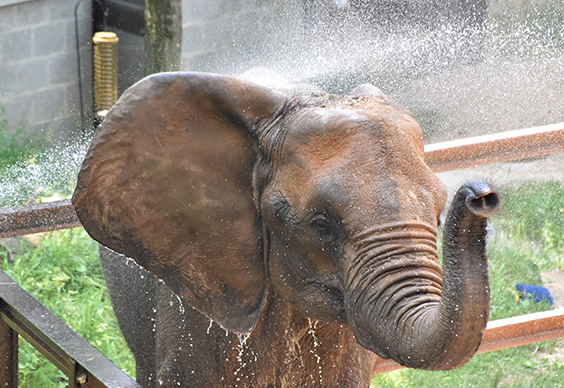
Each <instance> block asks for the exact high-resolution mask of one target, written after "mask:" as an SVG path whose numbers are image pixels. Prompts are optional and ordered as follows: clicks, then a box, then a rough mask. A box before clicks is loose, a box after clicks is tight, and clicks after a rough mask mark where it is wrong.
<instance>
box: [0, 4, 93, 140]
mask: <svg viewBox="0 0 564 388" xmlns="http://www.w3.org/2000/svg"><path fill="white" fill-rule="evenodd" d="M76 4H77V1H76V0H34V1H30V0H27V1H23V0H0V107H4V109H5V116H4V118H5V119H7V120H8V121H9V123H10V124H11V125H12V126H19V125H25V126H26V130H27V133H28V134H29V136H36V135H39V134H44V135H49V136H51V137H53V138H54V140H58V139H64V138H65V137H67V136H68V135H69V134H70V133H71V132H72V131H74V130H76V129H77V126H78V124H79V120H80V109H81V108H80V104H79V90H78V85H79V83H78V71H77V68H78V65H77V55H76V34H75V17H74V9H75V5H76ZM78 15H79V17H78V23H79V35H80V36H79V45H80V47H81V59H82V61H81V64H82V70H83V71H82V73H83V74H82V78H83V79H84V80H91V78H92V75H91V65H90V63H91V62H92V61H91V54H90V51H91V50H90V47H89V46H90V40H91V36H92V29H91V25H92V22H91V18H92V16H91V6H90V2H89V1H84V2H82V3H81V4H80V5H79V7H78ZM90 89H91V82H88V81H86V82H84V90H83V95H84V97H85V105H86V108H85V109H88V110H90V105H89V104H91V92H90Z"/></svg>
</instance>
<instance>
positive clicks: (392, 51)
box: [0, 0, 564, 206]
mask: <svg viewBox="0 0 564 388" xmlns="http://www.w3.org/2000/svg"><path fill="white" fill-rule="evenodd" d="M372 3H376V2H366V1H360V0H358V1H356V2H353V1H347V0H339V1H325V2H323V1H322V2H319V4H322V6H320V8H318V9H313V8H311V9H310V10H309V11H307V10H306V11H307V12H306V14H305V16H304V10H303V9H300V12H299V13H296V15H295V18H296V20H295V23H294V24H292V23H290V24H291V25H292V26H293V27H291V28H287V27H286V28H285V29H283V32H284V33H281V34H280V35H281V36H279V37H278V40H268V41H267V40H265V42H264V43H263V44H262V45H259V48H258V49H257V50H255V51H254V52H253V53H246V54H245V55H242V52H243V49H241V52H237V50H235V52H236V54H234V56H233V57H229V56H226V57H225V58H223V59H222V61H223V62H222V61H220V62H221V63H224V64H225V65H219V66H216V68H214V69H212V71H216V72H225V73H231V74H240V73H242V72H245V71H247V70H249V69H250V68H252V67H255V66H262V67H267V68H269V69H271V70H273V71H274V72H276V73H277V74H279V75H280V76H281V77H283V78H285V79H288V80H289V81H290V82H292V83H310V84H316V85H318V86H321V87H323V88H325V89H326V90H328V91H330V92H335V93H346V92H348V91H349V90H351V89H352V88H354V87H355V86H357V85H358V84H361V83H372V84H374V85H376V86H378V87H379V88H380V89H381V90H382V91H383V92H384V93H386V94H387V95H388V96H390V98H391V99H392V100H393V101H395V102H396V103H397V104H399V105H401V106H403V107H405V108H407V109H408V110H410V111H411V113H412V114H413V115H414V116H415V118H416V119H417V120H418V122H419V123H420V125H421V126H422V128H423V130H424V136H425V141H426V142H437V141H443V140H450V139H454V138H460V137H466V136H473V135H480V134H486V133H492V132H499V131H505V130H512V129H519V128H525V127H530V126H538V125H544V124H550V123H555V122H561V121H564V99H562V98H561V95H562V92H563V91H564V55H563V54H562V53H563V52H564V3H562V2H558V1H556V0H555V1H550V0H534V1H531V2H527V4H529V5H527V6H523V4H522V2H516V1H512V0H495V1H494V0H492V1H490V7H489V10H488V16H487V17H484V18H483V23H460V22H459V20H458V19H456V18H454V19H452V18H451V19H449V17H445V16H444V15H443V14H441V13H440V11H437V10H436V9H435V10H431V11H429V12H428V14H426V13H425V12H419V10H417V9H414V10H410V12H411V13H412V15H418V14H421V15H423V16H422V17H419V18H417V17H416V18H413V17H411V18H410V17H406V16H405V12H404V14H402V13H401V12H400V13H398V10H397V9H390V10H388V9H383V10H378V11H377V12H376V11H373V10H372V11H373V12H372V11H370V12H369V11H368V10H365V9H363V8H362V7H360V8H359V5H358V4H360V5H362V6H363V7H364V6H366V7H367V4H372ZM382 3H385V4H388V5H389V4H392V3H393V2H382ZM411 3H413V4H416V3H417V2H410V4H411ZM421 3H425V2H421ZM452 3H454V2H452ZM476 3H478V2H477V1H476ZM304 4H313V2H304ZM315 4H318V3H317V2H316V3H315ZM354 4H357V5H356V8H354V7H353V5H354ZM363 4H364V5H363ZM310 7H312V6H311V5H310ZM308 12H309V13H308ZM433 12H435V13H433ZM296 26H299V28H297V27H296ZM281 28H282V27H281ZM292 28H293V29H294V30H292ZM288 31H291V32H288ZM198 70H202V71H206V70H207V69H198ZM88 143H89V139H83V140H82V141H79V142H78V143H76V144H67V145H65V146H58V147H57V148H54V149H51V150H48V151H46V152H45V153H42V154H41V155H37V156H36V157H34V158H33V160H29V161H24V162H21V163H18V164H16V165H13V166H9V167H8V169H7V171H6V172H5V173H4V174H3V175H2V177H1V178H2V183H1V186H0V204H2V206H12V205H19V204H24V203H29V202H32V201H36V200H37V199H38V198H40V197H45V196H49V195H51V192H53V191H54V190H55V191H62V192H66V193H68V192H69V190H70V189H69V186H72V184H73V182H74V177H75V176H76V174H77V172H78V169H79V166H80V164H81V161H82V158H83V156H84V154H85V151H86V149H87V144H88ZM47 188H49V189H47Z"/></svg>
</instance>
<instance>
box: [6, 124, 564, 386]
mask: <svg viewBox="0 0 564 388" xmlns="http://www.w3.org/2000/svg"><path fill="white" fill-rule="evenodd" d="M556 152H564V123H560V124H553V125H547V126H543V127H536V128H528V129H522V130H517V131H508V132H503V133H498V134H494V135H486V136H478V137H472V138H466V139H461V140H455V141H449V142H443V143H437V144H431V145H427V146H425V159H426V161H427V164H428V165H429V166H430V167H431V168H432V169H433V171H435V172H441V171H448V170H455V169H460V168H467V167H475V166H480V165H486V164H492V163H499V162H508V161H517V160H523V159H527V158H533V157H541V156H546V155H549V154H551V153H556ZM77 226H80V222H79V220H78V218H77V216H76V213H75V212H74V208H73V207H72V205H71V204H70V201H68V200H65V201H58V202H50V203H45V204H34V205H31V206H21V207H13V208H5V209H1V210H0V238H3V237H10V236H16V235H23V234H29V233H37V232H42V231H50V230H57V229H65V228H72V227H77ZM0 316H1V318H2V320H1V321H0V340H1V342H0V355H1V356H0V386H2V385H4V386H8V387H11V386H16V384H17V334H20V335H21V336H22V337H23V338H25V339H26V340H28V341H29V342H30V343H31V344H32V345H34V346H35V347H36V348H37V349H39V350H40V351H41V352H42V353H43V354H44V355H46V357H47V358H48V359H49V360H51V362H53V363H54V364H55V365H56V366H57V367H58V368H59V369H61V370H62V371H63V372H64V373H65V374H66V375H67V376H68V377H69V386H70V387H75V386H76V387H138V385H137V384H136V383H135V382H134V381H133V380H132V379H130V378H129V377H128V376H127V375H125V374H124V373H123V372H121V370H119V369H118V368H117V367H116V366H115V365H113V364H112V363H111V362H110V361H108V360H107V359H106V358H105V357H103V356H102V355H101V354H100V353H99V352H97V351H96V350H95V349H94V348H93V347H92V346H90V345H89V344H88V343H87V342H86V341H84V340H83V339H82V338H80V337H79V336H78V334H76V333H74V332H73V331H72V330H71V329H70V328H69V327H68V326H66V325H65V324H64V323H62V322H61V321H60V320H59V319H58V318H57V317H55V316H54V315H53V314H52V313H50V312H49V311H48V310H47V309H46V308H45V307H44V306H42V305H41V304H40V303H39V302H37V301H36V300H35V299H33V298H32V297H31V296H30V295H29V294H27V293H26V292H25V291H24V290H22V289H21V288H20V287H19V286H18V285H17V284H16V283H15V282H14V281H13V280H12V279H10V278H9V277H8V276H6V275H5V274H4V273H3V272H0ZM16 333H17V334H16ZM563 337H564V309H558V310H551V311H546V312H541V313H535V314H529V315H523V316H519V317H513V318H507V319H501V320H498V321H491V322H489V323H488V326H487V328H486V331H485V333H484V338H483V341H482V345H481V346H480V349H479V350H478V352H479V353H485V352H491V351H495V350H500V349H506V348H510V347H515V346H521V345H526V344H531V343H535V342H539V341H547V340H550V339H557V338H563ZM399 368H402V367H401V366H400V365H399V364H397V363H395V362H393V361H390V360H384V359H379V360H378V361H377V362H376V364H375V366H374V370H373V372H374V373H382V372H386V371H391V370H395V369H399ZM14 371H16V372H14ZM14 382H15V383H16V384H14ZM73 384H74V385H73Z"/></svg>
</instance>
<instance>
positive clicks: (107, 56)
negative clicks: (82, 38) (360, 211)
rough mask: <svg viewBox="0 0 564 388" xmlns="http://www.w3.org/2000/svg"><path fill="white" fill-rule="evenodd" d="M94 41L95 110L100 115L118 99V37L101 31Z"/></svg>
mask: <svg viewBox="0 0 564 388" xmlns="http://www.w3.org/2000/svg"><path fill="white" fill-rule="evenodd" d="M92 41H93V42H94V112H95V113H96V114H98V115H100V116H105V113H106V112H107V111H108V110H109V109H110V108H111V107H112V106H113V105H114V104H115V103H116V101H117V99H118V65H117V44H118V37H117V35H116V34H115V33H113V32H106V31H100V32H97V33H95V34H94V36H93V37H92Z"/></svg>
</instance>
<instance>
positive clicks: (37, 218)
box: [0, 200, 81, 238]
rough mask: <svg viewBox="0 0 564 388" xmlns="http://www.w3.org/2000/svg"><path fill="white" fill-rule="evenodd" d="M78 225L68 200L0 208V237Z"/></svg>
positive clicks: (78, 222)
mask: <svg viewBox="0 0 564 388" xmlns="http://www.w3.org/2000/svg"><path fill="white" fill-rule="evenodd" d="M77 226H81V225H80V221H79V220H78V217H77V216H76V212H75V211H74V207H73V206H72V205H71V203H70V201H69V200H63V201H56V202H47V203H36V204H32V205H29V206H16V207H8V208H4V209H0V238H5V237H13V236H20V235H24V234H31V233H38V232H47V231H50V230H59V229H68V228H75V227H77Z"/></svg>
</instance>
